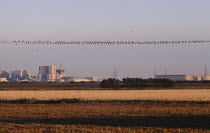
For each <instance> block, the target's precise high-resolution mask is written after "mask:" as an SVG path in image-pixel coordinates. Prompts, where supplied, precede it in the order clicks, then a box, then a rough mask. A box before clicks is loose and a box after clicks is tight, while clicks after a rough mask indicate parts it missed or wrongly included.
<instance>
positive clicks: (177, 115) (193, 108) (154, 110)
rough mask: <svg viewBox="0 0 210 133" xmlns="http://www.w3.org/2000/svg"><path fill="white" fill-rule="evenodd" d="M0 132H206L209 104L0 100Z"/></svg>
mask: <svg viewBox="0 0 210 133" xmlns="http://www.w3.org/2000/svg"><path fill="white" fill-rule="evenodd" d="M0 110H1V111H0V132H2V133H5V132H8V133H13V132H16V133H28V132H33V133H41V132H43V133H48V132H54V133H61V132H66V133H68V132H69V133H70V132H76V133H80V132H87V133H93V132H96V133H101V132H104V133H110V132H115V133H118V132H119V133H135V132H142V133H144V132H148V133H149V132H160V133H168V132H171V133H173V132H177V133H182V132H197V133H199V132H206V133H207V132H210V127H209V124H210V104H209V103H205V104H197V103H175V102H174V103H168V104H166V103H164V102H158V103H157V102H154V103H153V102H126V101H124V102H123V101H115V102H114V101H106V102H94V101H88V102H81V103H72V104H66V103H63V104H8V103H4V104H3V103H1V104H0Z"/></svg>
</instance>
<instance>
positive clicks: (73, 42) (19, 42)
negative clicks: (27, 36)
mask: <svg viewBox="0 0 210 133" xmlns="http://www.w3.org/2000/svg"><path fill="white" fill-rule="evenodd" d="M203 43H210V40H190V41H183V40H182V41H27V40H13V41H10V40H3V41H0V44H15V45H19V44H32V45H34V44H43V45H49V44H53V45H139V44H203Z"/></svg>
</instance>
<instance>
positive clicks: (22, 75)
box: [12, 70, 31, 81]
mask: <svg viewBox="0 0 210 133" xmlns="http://www.w3.org/2000/svg"><path fill="white" fill-rule="evenodd" d="M30 76H31V74H30V72H29V71H27V70H15V71H13V72H12V79H13V80H16V81H19V80H29V79H30Z"/></svg>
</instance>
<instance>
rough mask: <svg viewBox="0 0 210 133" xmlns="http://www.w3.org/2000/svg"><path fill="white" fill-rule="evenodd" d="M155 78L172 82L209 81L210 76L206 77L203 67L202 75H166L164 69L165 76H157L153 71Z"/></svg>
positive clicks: (205, 70)
mask: <svg viewBox="0 0 210 133" xmlns="http://www.w3.org/2000/svg"><path fill="white" fill-rule="evenodd" d="M154 74H155V78H157V79H170V80H172V81H210V75H207V67H206V66H205V67H204V75H168V74H167V69H165V75H157V74H156V71H155V73H154Z"/></svg>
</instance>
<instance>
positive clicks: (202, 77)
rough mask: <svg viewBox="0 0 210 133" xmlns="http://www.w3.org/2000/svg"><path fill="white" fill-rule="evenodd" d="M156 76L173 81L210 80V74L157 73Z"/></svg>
mask: <svg viewBox="0 0 210 133" xmlns="http://www.w3.org/2000/svg"><path fill="white" fill-rule="evenodd" d="M155 78H158V79H170V80H172V81H210V75H155Z"/></svg>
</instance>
